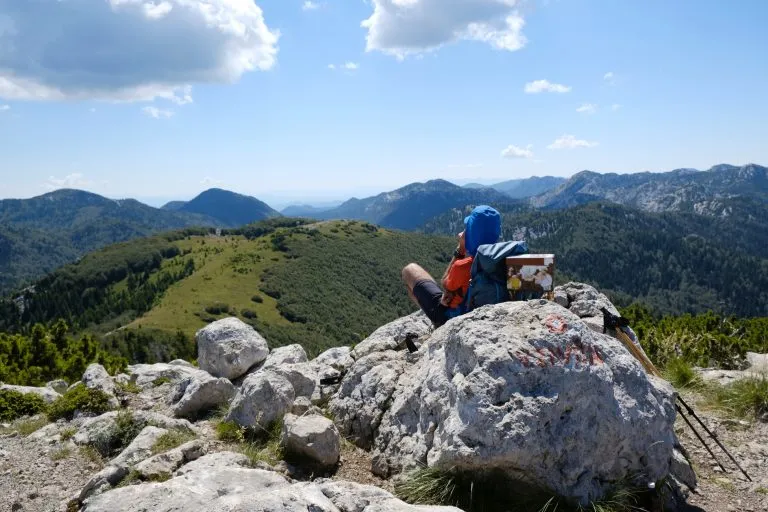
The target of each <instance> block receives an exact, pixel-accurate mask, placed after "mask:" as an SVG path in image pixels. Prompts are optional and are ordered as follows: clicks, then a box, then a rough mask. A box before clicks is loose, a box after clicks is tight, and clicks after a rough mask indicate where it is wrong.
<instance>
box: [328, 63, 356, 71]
mask: <svg viewBox="0 0 768 512" xmlns="http://www.w3.org/2000/svg"><path fill="white" fill-rule="evenodd" d="M328 69H330V70H336V69H342V70H345V71H350V72H352V71H357V70H358V69H360V64H358V63H357V62H351V61H349V62H345V63H344V64H339V65H336V64H328Z"/></svg>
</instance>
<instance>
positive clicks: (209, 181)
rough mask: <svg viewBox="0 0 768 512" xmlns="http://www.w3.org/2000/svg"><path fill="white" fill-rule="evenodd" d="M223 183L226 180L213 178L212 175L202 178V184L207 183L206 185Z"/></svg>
mask: <svg viewBox="0 0 768 512" xmlns="http://www.w3.org/2000/svg"><path fill="white" fill-rule="evenodd" d="M222 183H224V182H223V181H221V180H217V179H215V178H211V177H210V176H206V177H205V178H203V179H202V180H200V184H201V185H205V186H206V187H210V186H212V185H221V184H222Z"/></svg>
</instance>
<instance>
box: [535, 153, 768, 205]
mask: <svg viewBox="0 0 768 512" xmlns="http://www.w3.org/2000/svg"><path fill="white" fill-rule="evenodd" d="M736 197H745V198H753V199H756V200H759V201H764V202H765V201H768V168H766V167H763V166H760V165H756V164H747V165H744V166H741V167H737V166H734V165H727V164H721V165H716V166H714V167H712V168H711V169H710V170H708V171H697V170H695V169H676V170H674V171H670V172H666V173H650V172H643V173H636V174H615V173H608V174H598V173H595V172H592V171H582V172H580V173H577V174H575V175H574V176H572V177H571V178H570V179H569V180H568V181H566V182H565V183H562V184H561V185H559V186H558V187H556V188H555V189H553V190H550V191H548V192H544V193H543V194H541V195H539V196H537V197H534V198H532V199H531V200H530V201H531V204H532V205H533V206H535V207H537V208H548V209H552V208H554V209H560V208H569V207H572V206H577V205H580V204H586V203H590V202H593V201H604V200H607V201H611V202H614V203H618V204H622V205H625V206H631V207H634V208H638V209H640V210H644V211H648V212H665V211H680V212H694V213H698V214H706V215H723V214H725V215H727V214H728V213H727V209H726V208H727V207H726V205H725V202H727V201H728V200H730V199H733V198H736Z"/></svg>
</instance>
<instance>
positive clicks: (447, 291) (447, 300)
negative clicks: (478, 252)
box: [440, 247, 465, 306]
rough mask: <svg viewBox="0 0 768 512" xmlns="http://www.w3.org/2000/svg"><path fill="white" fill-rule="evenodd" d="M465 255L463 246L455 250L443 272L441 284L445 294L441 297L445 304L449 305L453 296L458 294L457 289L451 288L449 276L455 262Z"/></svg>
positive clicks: (441, 301) (442, 302)
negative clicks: (462, 249)
mask: <svg viewBox="0 0 768 512" xmlns="http://www.w3.org/2000/svg"><path fill="white" fill-rule="evenodd" d="M464 257H465V255H464V254H462V253H461V248H460V247H457V248H456V250H455V251H453V258H451V262H450V263H449V264H448V267H447V268H446V269H445V272H444V273H443V277H442V278H440V284H441V285H442V287H443V296H442V297H441V298H440V303H441V304H442V305H443V306H447V305H448V304H450V303H451V301H452V300H453V298H454V297H455V296H456V290H450V289H449V287H448V283H447V281H448V276H449V274H450V273H451V269H452V268H453V264H454V263H456V261H457V260H460V259H462V258H464Z"/></svg>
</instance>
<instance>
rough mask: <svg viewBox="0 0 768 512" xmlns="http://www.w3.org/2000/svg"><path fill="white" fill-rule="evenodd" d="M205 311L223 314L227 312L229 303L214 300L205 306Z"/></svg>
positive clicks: (212, 313)
mask: <svg viewBox="0 0 768 512" xmlns="http://www.w3.org/2000/svg"><path fill="white" fill-rule="evenodd" d="M205 311H206V313H208V314H211V315H223V314H225V313H229V311H230V307H229V304H225V303H224V302H215V303H213V304H209V305H208V306H206V307H205Z"/></svg>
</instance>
